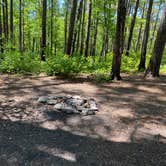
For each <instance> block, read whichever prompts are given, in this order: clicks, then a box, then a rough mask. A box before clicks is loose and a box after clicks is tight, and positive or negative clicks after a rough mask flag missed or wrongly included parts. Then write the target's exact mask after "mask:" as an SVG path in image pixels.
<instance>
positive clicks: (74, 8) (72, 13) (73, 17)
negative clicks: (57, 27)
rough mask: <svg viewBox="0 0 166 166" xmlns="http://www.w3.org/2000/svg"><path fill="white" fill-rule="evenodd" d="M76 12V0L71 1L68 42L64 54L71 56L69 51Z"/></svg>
mask: <svg viewBox="0 0 166 166" xmlns="http://www.w3.org/2000/svg"><path fill="white" fill-rule="evenodd" d="M76 10H77V0H73V1H72V9H71V14H70V23H69V31H68V41H67V47H66V54H67V55H71V51H72V43H73V35H74V26H75V18H76Z"/></svg>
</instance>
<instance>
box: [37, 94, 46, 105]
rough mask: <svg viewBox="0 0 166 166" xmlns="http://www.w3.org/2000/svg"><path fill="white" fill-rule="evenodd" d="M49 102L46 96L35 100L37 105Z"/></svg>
mask: <svg viewBox="0 0 166 166" xmlns="http://www.w3.org/2000/svg"><path fill="white" fill-rule="evenodd" d="M48 100H49V98H48V97H47V96H41V97H39V99H38V100H37V101H38V102H39V103H47V102H48Z"/></svg>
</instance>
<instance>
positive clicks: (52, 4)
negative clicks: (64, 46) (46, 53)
mask: <svg viewBox="0 0 166 166" xmlns="http://www.w3.org/2000/svg"><path fill="white" fill-rule="evenodd" d="M53 17H54V2H53V0H51V32H50V49H51V54H52V49H53V36H54V34H53V27H54V23H53Z"/></svg>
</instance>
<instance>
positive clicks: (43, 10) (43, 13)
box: [41, 0, 47, 61]
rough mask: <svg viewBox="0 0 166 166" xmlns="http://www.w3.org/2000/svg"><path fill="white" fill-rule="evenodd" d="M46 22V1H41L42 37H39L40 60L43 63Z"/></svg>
mask: <svg viewBox="0 0 166 166" xmlns="http://www.w3.org/2000/svg"><path fill="white" fill-rule="evenodd" d="M46 21H47V0H43V4H42V37H41V60H42V61H45V60H46V58H45V49H46V40H47V38H46Z"/></svg>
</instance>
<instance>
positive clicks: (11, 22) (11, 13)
mask: <svg viewBox="0 0 166 166" xmlns="http://www.w3.org/2000/svg"><path fill="white" fill-rule="evenodd" d="M10 41H11V44H12V45H13V0H10Z"/></svg>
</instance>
